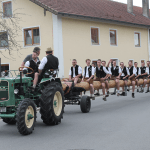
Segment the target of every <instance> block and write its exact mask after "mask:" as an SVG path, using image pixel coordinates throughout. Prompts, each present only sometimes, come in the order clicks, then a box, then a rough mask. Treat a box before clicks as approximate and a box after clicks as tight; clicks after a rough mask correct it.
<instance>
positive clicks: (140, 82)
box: [136, 79, 144, 85]
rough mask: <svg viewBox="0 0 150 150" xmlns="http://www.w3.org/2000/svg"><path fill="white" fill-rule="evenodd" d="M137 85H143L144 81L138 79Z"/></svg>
mask: <svg viewBox="0 0 150 150" xmlns="http://www.w3.org/2000/svg"><path fill="white" fill-rule="evenodd" d="M138 82H139V85H142V84H143V83H144V80H143V79H139V81H138ZM136 84H137V83H136Z"/></svg>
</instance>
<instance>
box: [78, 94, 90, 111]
mask: <svg viewBox="0 0 150 150" xmlns="http://www.w3.org/2000/svg"><path fill="white" fill-rule="evenodd" d="M80 108H81V111H82V112H83V113H88V112H90V109H91V100H90V97H89V96H82V98H81V102H80Z"/></svg>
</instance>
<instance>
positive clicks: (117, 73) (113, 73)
mask: <svg viewBox="0 0 150 150" xmlns="http://www.w3.org/2000/svg"><path fill="white" fill-rule="evenodd" d="M111 73H112V75H111V80H115V79H116V77H118V76H119V66H116V68H115V70H114V67H113V66H112V67H111Z"/></svg>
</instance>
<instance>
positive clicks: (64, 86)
mask: <svg viewBox="0 0 150 150" xmlns="http://www.w3.org/2000/svg"><path fill="white" fill-rule="evenodd" d="M61 84H62V88H63V91H65V89H66V87H67V85H66V84H65V83H64V82H62V83H61Z"/></svg>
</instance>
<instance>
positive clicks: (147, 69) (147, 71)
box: [146, 67, 150, 75]
mask: <svg viewBox="0 0 150 150" xmlns="http://www.w3.org/2000/svg"><path fill="white" fill-rule="evenodd" d="M146 73H147V74H148V75H149V73H150V72H149V67H146Z"/></svg>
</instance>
